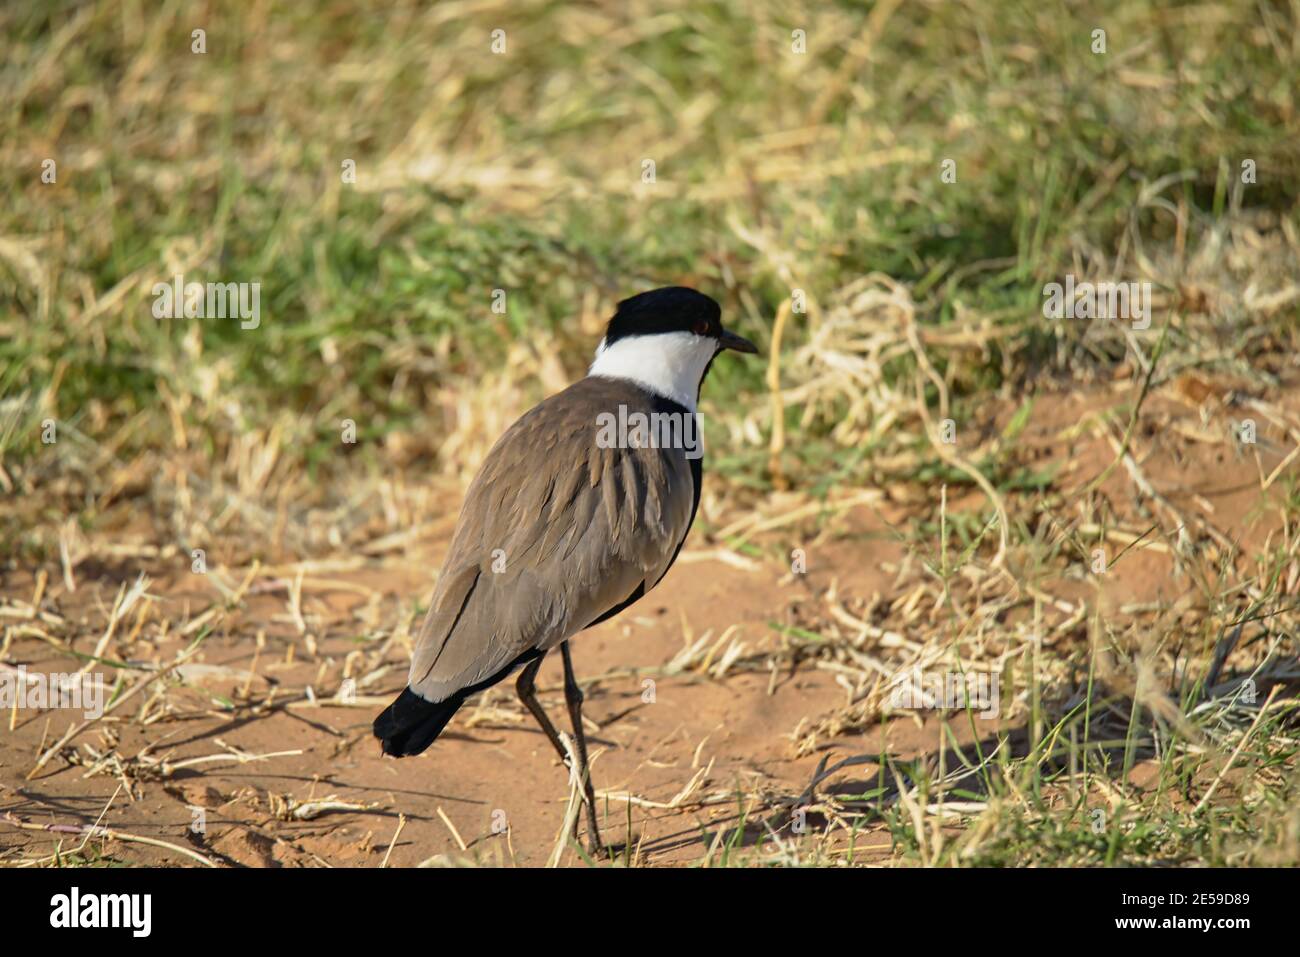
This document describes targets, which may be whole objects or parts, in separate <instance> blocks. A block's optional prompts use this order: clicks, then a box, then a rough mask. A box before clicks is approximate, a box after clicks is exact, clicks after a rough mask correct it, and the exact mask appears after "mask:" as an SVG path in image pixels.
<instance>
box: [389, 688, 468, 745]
mask: <svg viewBox="0 0 1300 957" xmlns="http://www.w3.org/2000/svg"><path fill="white" fill-rule="evenodd" d="M464 702H465V697H464V696H463V695H459V694H455V695H452V696H451V697H450V698H448V699H447V700H446V701H440V702H433V701H425V700H424V699H423V698H421V697H420V696H419V695H418V694H416V693H415V692H414V691H412V690H411V689H410V688H403V689H402V693H401V694H400V695H398V696H397V700H396V701H394V702H393V703H392V704H390V705H389V706H388V707H387V708H386V709H384V713H383V714H381V715H380V716H379V717H377V718H376V719H375V725H374V731H375V737H376V738H378V739H379V740H380V741H381V742H383V746H384V754H391V755H393V756H394V757H398V758H405V757H409V756H410V755H412V754H419V753H420V752H421V751H423V750H424V749H425V748H427V747H428V746H429V745H431V744H433V741H434V739H435V738H437V737H438V735H440V734H441V733H442V729H443V728H445V727H446V726H447V722H448V721H450V720H451V716H452V715H453V714H455V713H456V712H457V711H458V710H459V709H460V706H461V705H462V704H464Z"/></svg>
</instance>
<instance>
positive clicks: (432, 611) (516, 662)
mask: <svg viewBox="0 0 1300 957" xmlns="http://www.w3.org/2000/svg"><path fill="white" fill-rule="evenodd" d="M726 350H733V351H735V352H739V353H757V352H758V349H757V347H755V345H754V344H753V343H752V342H750V341H749V340H748V339H745V338H743V337H741V336H739V335H736V334H735V333H733V332H731V331H729V330H727V329H725V328H723V325H722V310H721V308H720V307H719V305H718V303H717V302H716V301H715V300H714V299H712V298H711V297H709V296H707V295H705V294H704V293H701V292H698V291H696V290H694V289H690V288H687V287H685V286H669V287H665V288H660V289H653V290H650V291H648V292H642V293H639V294H638V295H634V296H631V297H629V298H627V299H624V300H622V301H621V302H619V303H618V304H617V306H616V307H615V310H614V314H613V316H612V317H611V318H610V319H609V322H608V325H607V326H606V329H605V334H604V337H603V338H602V339H601V341H600V344H599V345H598V346H597V349H596V354H595V358H594V360H593V361H592V363H591V366H590V368H589V369H588V372H587V375H586V377H585V378H582V379H579V380H578V381H577V382H575V383H573V384H572V385H570V386H569V387H568V388H566V389H564V390H563V391H561V392H559V393H557V394H555V395H553V396H551V397H549V398H547V399H545V400H543V401H542V402H541V403H539V404H538V405H536V406H534V407H533V408H532V409H530V410H529V411H528V412H526V413H524V415H523V416H521V417H520V418H519V419H518V420H517V421H516V422H515V423H514V424H513V425H511V426H510V428H508V429H507V430H506V431H505V432H504V433H503V434H502V435H501V437H500V438H499V439H498V440H497V441H496V443H495V444H494V445H493V446H492V448H491V449H490V451H489V452H488V454H487V456H486V458H485V459H484V461H483V464H482V466H481V467H480V469H479V471H478V473H477V475H476V476H475V477H474V479H473V481H472V482H471V483H470V485H469V488H468V490H467V491H466V494H465V500H464V503H463V505H462V507H461V512H460V516H459V518H458V520H457V524H456V529H455V531H454V533H453V535H452V541H451V546H450V549H449V551H448V553H447V557H446V559H445V561H444V562H443V565H442V570H441V572H440V573H439V575H438V578H437V580H436V583H435V587H434V591H433V597H432V599H431V600H430V603H429V608H428V611H427V613H426V615H425V617H424V620H423V623H422V625H421V627H420V630H419V632H418V633H417V635H416V638H415V642H414V646H413V650H412V655H411V665H410V672H409V675H408V678H407V685H406V687H405V688H404V689H403V690H402V692H401V693H400V694H399V695H398V697H397V699H396V700H394V701H393V702H392V704H390V705H389V706H388V708H387V709H385V710H384V711H383V712H382V713H381V714H380V715H379V716H378V717H377V718H376V719H375V721H374V725H373V732H374V735H375V737H377V738H378V739H379V741H380V744H381V748H382V752H383V753H384V754H388V755H393V756H395V757H406V756H409V755H415V754H420V753H421V752H423V751H425V750H426V749H427V748H428V747H429V746H430V745H431V744H432V743H433V742H434V740H435V739H436V738H437V737H438V735H439V734H441V733H442V731H443V729H444V728H445V727H446V726H447V723H448V722H449V721H450V720H451V718H452V716H453V715H454V714H455V713H456V711H457V709H459V708H460V707H461V705H463V704H464V703H465V700H466V699H467V698H468V697H469V696H471V695H473V694H475V693H476V692H479V691H482V690H483V689H485V688H488V687H491V686H492V685H495V684H497V683H498V682H500V681H502V680H503V679H505V678H506V677H508V676H510V675H512V674H514V673H516V672H517V673H518V677H517V680H516V683H515V689H516V691H517V693H518V695H519V699H520V701H521V702H522V704H523V705H524V707H525V708H526V709H527V710H528V711H529V713H530V714H532V716H533V717H534V718H535V719H536V721H537V723H538V724H539V725H540V726H541V729H542V731H543V732H544V733H545V734H546V737H547V738H548V739H549V740H550V742H551V745H552V747H554V748H555V750H556V752H557V753H558V755H559V757H560V760H561V762H562V763H563V764H564V765H565V766H566V767H569V768H570V771H571V772H574V771H576V775H577V780H578V782H579V783H580V785H581V787H582V793H583V803H584V805H585V806H586V818H587V850H588V852H589V853H590V854H592V855H593V856H594V855H598V854H599V855H605V856H608V854H609V853H610V848H609V847H607V846H606V845H605V844H603V843H602V841H601V838H600V828H599V824H598V820H597V815H596V802H595V789H594V786H593V785H592V782H591V774H590V769H589V766H588V760H587V742H586V735H585V733H584V731H583V725H582V703H583V692H582V688H581V686H580V685H579V683H578V681H577V678H576V677H575V674H574V669H573V659H572V655H571V653H570V649H569V645H570V641H571V640H572V639H573V638H574V637H575V636H576V635H577V634H579V633H581V632H582V631H585V630H586V629H588V628H591V627H592V626H593V625H598V624H600V623H601V622H603V621H607V620H609V619H610V618H612V617H614V616H615V615H617V614H618V613H619V612H621V611H623V610H624V609H626V608H628V607H629V606H630V605H632V604H634V603H635V602H637V601H638V600H640V599H641V598H642V597H643V596H644V595H645V594H646V593H647V592H649V591H650V590H651V589H652V588H654V587H655V586H656V585H657V584H659V582H660V581H662V580H663V577H664V575H665V574H666V573H667V571H668V569H669V568H670V567H671V566H672V564H673V562H674V561H675V560H676V558H677V555H678V553H679V552H680V551H681V548H682V544H683V543H684V542H685V540H686V536H687V533H688V532H689V531H690V527H691V524H692V523H693V521H694V519H695V513H696V510H697V509H698V507H699V504H700V486H701V482H702V480H703V460H702V451H703V450H702V447H700V446H699V443H698V432H696V431H693V430H690V429H688V428H686V427H684V426H686V425H694V424H696V423H697V421H698V420H696V419H695V416H696V414H697V405H698V402H699V397H700V390H701V387H702V386H703V384H704V379H705V377H706V376H707V375H708V372H709V369H710V367H711V366H712V365H713V360H714V359H715V358H716V357H717V356H718V355H719V354H721V353H722V352H723V351H726ZM638 416H639V417H638ZM656 416H658V418H656ZM688 419H689V420H690V421H689V422H688ZM615 422H619V423H625V424H633V425H635V426H636V427H634V428H632V429H631V430H628V429H627V428H626V427H625V428H624V429H623V433H622V434H620V433H619V432H618V430H617V429H615V428H612V427H611V426H612V425H613V424H614V423H615ZM647 422H648V423H650V424H651V427H650V428H642V427H641V426H643V425H644V424H645V423H647ZM656 423H657V424H658V425H659V426H660V427H659V428H658V429H656V428H654V427H653V426H654V425H655V424H656ZM665 423H666V424H668V425H671V426H673V429H667V428H664V427H663V426H664V425H665ZM674 429H675V431H674ZM688 432H690V434H692V435H695V436H696V440H695V442H694V444H692V443H691V442H690V441H689V440H687V438H686V436H687V433H688ZM557 648H558V649H559V651H560V655H561V658H562V660H563V663H564V693H565V702H566V704H567V707H568V712H569V719H570V721H571V722H572V725H573V748H572V751H573V754H572V756H570V753H569V749H568V748H566V746H565V742H564V741H563V740H562V738H561V736H560V734H559V732H558V731H557V730H556V728H555V726H554V725H553V724H552V723H551V720H550V719H549V718H548V717H547V714H546V711H545V709H544V708H543V707H542V706H541V703H540V702H539V701H538V700H537V689H536V684H535V682H536V678H537V672H538V669H539V668H540V667H541V665H542V660H543V659H544V658H545V657H546V655H547V654H549V653H550V652H552V651H555V650H556V649H557ZM572 765H576V768H575V767H572ZM577 831H578V818H577V816H576V815H575V816H574V818H573V835H574V837H575V838H576V836H577Z"/></svg>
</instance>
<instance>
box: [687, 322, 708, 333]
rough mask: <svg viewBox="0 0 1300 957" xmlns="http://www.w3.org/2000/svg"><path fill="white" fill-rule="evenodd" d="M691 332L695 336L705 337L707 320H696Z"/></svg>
mask: <svg viewBox="0 0 1300 957" xmlns="http://www.w3.org/2000/svg"><path fill="white" fill-rule="evenodd" d="M691 331H692V332H694V333H695V334H696V335H697V336H707V335H708V334H709V320H707V319H696V320H695V325H694V326H692V327H691Z"/></svg>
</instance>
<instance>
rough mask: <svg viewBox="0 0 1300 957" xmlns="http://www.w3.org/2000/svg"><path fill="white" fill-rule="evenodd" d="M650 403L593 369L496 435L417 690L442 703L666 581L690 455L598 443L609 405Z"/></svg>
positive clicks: (426, 644) (688, 488) (429, 622)
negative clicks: (601, 417) (641, 588)
mask: <svg viewBox="0 0 1300 957" xmlns="http://www.w3.org/2000/svg"><path fill="white" fill-rule="evenodd" d="M651 401H652V400H651V397H650V396H648V395H647V394H646V393H644V392H642V391H641V390H640V389H637V388H636V387H635V386H632V385H630V384H627V383H620V382H617V381H614V380H608V379H599V378H587V379H583V380H581V381H579V382H578V383H576V384H574V385H573V386H571V387H569V388H568V389H566V390H565V391H564V392H562V393H560V394H559V395H556V396H553V397H551V398H550V399H548V400H546V401H545V402H543V403H542V404H541V405H539V406H537V407H536V408H534V409H533V410H532V411H530V412H528V413H527V414H526V415H524V416H523V418H521V419H520V420H519V421H518V422H516V423H515V424H514V425H512V426H511V427H510V428H509V429H508V430H507V431H506V433H505V434H504V435H502V436H501V438H500V439H499V440H497V443H496V445H494V446H493V447H492V450H491V451H490V452H489V453H488V456H487V459H486V460H485V461H484V463H483V467H482V469H481V470H480V471H479V474H478V475H477V476H476V477H475V479H474V481H473V482H472V483H471V484H470V487H469V491H468V493H467V494H466V498H465V504H464V506H463V507H462V509H461V515H460V520H459V523H458V525H457V528H456V533H455V535H454V536H453V538H452V545H451V551H450V552H449V553H448V555H447V560H446V562H445V563H444V566H443V570H442V575H441V577H440V578H439V579H438V585H437V587H436V588H435V590H434V594H433V601H432V604H431V605H430V608H429V612H428V615H427V616H426V618H425V621H424V624H423V626H422V627H421V629H420V633H419V635H418V636H417V637H416V643H415V653H414V655H413V657H412V660H411V674H410V681H409V684H410V687H411V688H412V689H413V690H415V691H416V692H418V693H419V694H420V695H421V696H423V697H424V698H427V699H428V700H430V701H443V700H445V699H446V698H447V697H448V696H450V695H451V694H453V693H454V692H456V691H459V690H461V689H462V688H467V687H470V686H472V685H475V684H478V683H479V682H482V681H485V680H487V679H489V678H491V677H493V676H494V675H496V674H497V673H499V672H500V671H502V670H503V669H504V668H506V667H507V666H508V665H509V664H511V663H512V662H513V661H515V660H516V659H518V658H519V657H520V656H521V655H523V654H525V653H526V652H528V651H530V650H533V649H549V648H553V647H555V646H556V645H557V644H559V643H560V642H561V641H563V640H565V639H566V638H569V637H570V636H572V635H574V634H576V633H577V632H579V631H581V630H582V629H583V628H585V627H586V626H587V625H589V624H591V623H592V622H593V621H595V620H596V619H597V618H598V617H600V616H601V615H602V614H603V613H605V612H606V611H608V610H609V609H611V608H614V607H615V606H617V605H618V604H620V603H621V602H623V601H624V600H626V599H627V598H628V597H629V596H630V595H631V594H632V593H633V592H635V591H636V590H637V588H638V587H639V586H641V585H642V583H644V584H645V588H646V589H647V590H648V589H649V588H651V587H653V586H654V585H655V584H656V583H657V582H658V581H659V579H660V578H661V577H662V575H663V573H664V572H665V571H666V570H667V567H668V565H669V564H671V562H672V560H673V558H674V557H675V555H676V552H677V549H678V546H679V545H680V544H681V542H682V540H683V539H684V538H685V536H686V532H687V531H688V526H689V525H690V521H691V517H692V514H693V512H694V496H695V487H694V479H693V477H692V474H691V468H690V462H689V460H688V459H687V457H686V454H685V452H684V451H683V450H681V449H655V448H628V449H622V448H600V447H599V445H598V444H597V441H596V438H597V433H598V431H599V425H598V418H597V417H598V415H599V413H601V412H610V413H612V414H614V415H618V411H619V405H620V404H622V405H626V406H627V407H628V411H629V412H631V411H638V410H639V411H644V412H647V413H648V412H650V411H651Z"/></svg>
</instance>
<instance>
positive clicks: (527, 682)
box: [515, 653, 569, 764]
mask: <svg viewBox="0 0 1300 957" xmlns="http://www.w3.org/2000/svg"><path fill="white" fill-rule="evenodd" d="M545 657H546V654H545V653H542V654H540V655H538V656H537V657H536V658H534V659H533V660H532V661H530V662H528V664H526V665H524V670H523V671H521V672H519V679H518V680H517V681H516V682H515V691H516V692H517V693H518V694H519V700H520V701H522V702H523V703H524V707H525V708H527V709H528V710H529V711H530V712H531V713H532V715H533V717H534V718H536V719H537V723H538V724H540V725H541V726H542V730H543V731H545V732H546V736H547V737H548V738H550V740H551V747H553V748H555V752H556V754H558V755H559V756H560V760H561V761H563V762H565V763H566V764H567V762H568V760H569V752H568V751H566V750H564V742H563V741H561V740H560V733H559V732H558V731H556V730H555V725H553V724H551V719H550V718H548V717H547V716H546V710H545V709H544V708H543V707H542V703H541V702H540V701H538V700H537V686H536V684H534V681H535V679H536V678H537V670H538V669H539V668H541V667H542V659H543V658H545Z"/></svg>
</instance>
